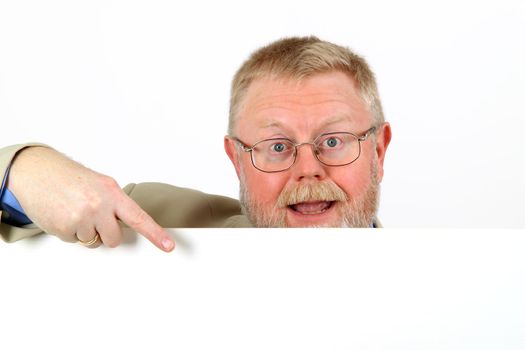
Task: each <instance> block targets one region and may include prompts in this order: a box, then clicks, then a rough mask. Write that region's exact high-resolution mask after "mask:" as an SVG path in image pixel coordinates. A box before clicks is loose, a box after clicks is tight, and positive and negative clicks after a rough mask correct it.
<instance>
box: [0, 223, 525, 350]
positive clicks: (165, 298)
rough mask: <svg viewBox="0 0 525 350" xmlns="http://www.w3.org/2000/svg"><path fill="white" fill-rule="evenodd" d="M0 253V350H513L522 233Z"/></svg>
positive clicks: (200, 234) (390, 232)
mask: <svg viewBox="0 0 525 350" xmlns="http://www.w3.org/2000/svg"><path fill="white" fill-rule="evenodd" d="M171 233H172V234H173V235H174V236H175V238H176V239H177V242H178V246H177V248H176V249H175V251H174V252H173V253H170V254H165V253H162V252H160V251H158V250H157V249H156V248H154V247H153V246H152V245H151V244H149V242H146V241H145V240H144V239H141V240H138V241H137V243H136V244H132V245H129V246H126V245H125V246H124V247H120V248H119V249H114V250H109V249H102V248H99V249H97V250H94V251H93V250H88V249H86V248H84V247H81V246H79V245H77V244H66V243H62V242H60V241H59V240H58V239H57V238H55V237H52V236H40V237H38V238H37V239H35V240H25V241H23V242H18V243H15V244H12V245H9V246H8V245H6V244H2V245H0V266H1V276H2V278H1V288H0V301H1V310H0V311H1V312H0V335H1V336H0V347H1V348H2V349H9V350H16V349H24V350H25V349H79V350H84V349H86V350H87V349H89V350H92V349H155V350H162V349H184V350H192V349H228V350H230V349H234V350H247V349H248V350H258V349H260V350H268V349H272V350H343V349H359V350H361V349H363V350H372V349H375V350H385V349H388V350H394V349H396V350H411V349H414V350H416V349H417V350H419V349H425V350H433V349H435V350H438V349H439V350H441V349H447V350H470V349H475V350H492V349H504V350H523V349H524V348H525V332H524V329H525V299H524V298H523V295H524V294H525V280H524V279H523V276H524V274H525V255H524V254H523V250H524V246H525V234H524V233H525V232H524V230H501V229H499V230H479V229H478V230H452V229H446V230H444V229H441V230H428V229H427V230H416V229H414V230H408V229H403V230H394V229H385V230H366V229H361V230H350V229H349V230H345V229H333V230H328V229H325V230H319V229H310V230H307V229H302V230H300V229H296V230H294V229H281V230H278V229H275V230H271V229H266V230H262V229H261V230H250V229H244V230H241V229H238V230H233V229H229V230H228V229H223V230H204V229H200V230H199V229H193V230H189V229H186V230H172V231H171Z"/></svg>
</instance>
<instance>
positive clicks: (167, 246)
mask: <svg viewBox="0 0 525 350" xmlns="http://www.w3.org/2000/svg"><path fill="white" fill-rule="evenodd" d="M174 246H175V243H173V241H172V240H170V239H168V238H164V239H163V240H162V247H163V248H164V249H165V250H167V251H170V250H172V249H173V247H174Z"/></svg>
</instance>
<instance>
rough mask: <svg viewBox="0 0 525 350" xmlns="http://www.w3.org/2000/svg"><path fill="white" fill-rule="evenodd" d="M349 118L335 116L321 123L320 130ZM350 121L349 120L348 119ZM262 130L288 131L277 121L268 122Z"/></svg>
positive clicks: (284, 125)
mask: <svg viewBox="0 0 525 350" xmlns="http://www.w3.org/2000/svg"><path fill="white" fill-rule="evenodd" d="M347 119H349V118H347V117H346V116H335V117H333V118H330V119H328V121H326V122H325V123H323V124H322V125H321V128H325V127H327V126H329V125H332V124H337V123H340V122H343V121H345V120H347ZM350 119H351V118H350ZM262 128H263V129H269V128H280V129H288V128H287V127H286V124H284V123H282V122H280V121H277V120H270V121H269V122H268V123H264V124H263V125H262Z"/></svg>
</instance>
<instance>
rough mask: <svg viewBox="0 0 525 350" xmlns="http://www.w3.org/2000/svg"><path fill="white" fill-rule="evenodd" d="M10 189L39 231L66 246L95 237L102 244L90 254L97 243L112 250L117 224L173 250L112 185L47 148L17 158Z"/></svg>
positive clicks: (118, 232) (159, 230)
mask: <svg viewBox="0 0 525 350" xmlns="http://www.w3.org/2000/svg"><path fill="white" fill-rule="evenodd" d="M27 169H31V170H30V171H28V170H27ZM33 169H38V171H33ZM8 188H9V189H10V190H11V191H12V192H13V194H14V195H15V196H16V198H17V199H18V201H19V202H20V204H21V205H22V207H23V208H24V211H25V212H26V214H27V215H28V216H29V218H31V220H32V221H33V222H34V223H36V224H37V226H38V227H40V228H41V229H43V230H44V231H45V232H48V233H51V234H54V235H56V236H58V237H59V238H60V239H62V240H64V241H67V242H78V241H79V240H81V241H84V242H88V241H90V240H91V239H93V237H95V235H96V233H99V234H100V238H101V240H102V242H100V240H99V241H97V243H96V244H93V245H91V246H90V248H95V247H97V246H99V245H100V244H101V243H103V244H104V245H106V246H108V247H116V246H118V245H119V244H120V243H121V241H122V230H121V228H120V226H119V222H118V221H119V220H120V221H122V222H123V223H125V224H127V225H128V226H129V227H131V228H132V229H134V230H135V231H137V232H139V233H140V234H142V235H143V236H144V237H146V238H147V239H149V240H150V241H151V242H152V243H153V244H154V245H155V246H157V247H158V248H159V249H162V250H163V251H166V252H169V251H171V250H173V248H174V247H175V243H174V242H173V240H172V239H171V237H170V236H169V235H168V234H167V233H166V232H165V231H164V230H163V229H162V228H161V227H160V226H159V225H158V224H157V223H156V222H155V221H154V220H153V219H152V218H151V217H150V216H149V215H148V214H147V213H146V212H145V211H144V210H142V209H141V208H140V207H139V206H138V204H137V203H135V202H134V201H133V200H132V199H130V198H129V197H128V196H127V195H126V194H125V193H124V192H123V191H122V189H121V188H120V186H119V185H118V184H117V182H116V181H115V180H113V179H112V178H111V177H109V176H106V175H102V174H100V173H97V172H95V171H93V170H91V169H88V168H86V167H84V166H82V165H81V164H79V163H77V162H74V161H72V160H71V159H69V158H67V157H66V156H64V155H62V154H61V153H59V152H57V151H55V150H53V149H51V148H45V147H29V148H26V149H24V150H22V151H21V152H19V153H18V155H17V156H16V159H15V161H14V162H13V165H12V167H11V173H10V178H9V183H8Z"/></svg>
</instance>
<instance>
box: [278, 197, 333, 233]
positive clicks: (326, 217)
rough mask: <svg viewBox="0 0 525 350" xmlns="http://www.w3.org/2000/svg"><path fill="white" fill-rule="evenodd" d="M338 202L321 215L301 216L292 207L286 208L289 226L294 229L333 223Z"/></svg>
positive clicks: (331, 204)
mask: <svg viewBox="0 0 525 350" xmlns="http://www.w3.org/2000/svg"><path fill="white" fill-rule="evenodd" d="M336 206H337V202H336V201H333V202H331V203H330V206H329V207H328V208H326V209H324V210H323V211H322V212H320V213H315V214H301V213H300V212H298V211H295V210H293V209H292V208H291V207H290V206H288V207H286V212H287V217H288V224H289V225H290V226H292V227H304V226H316V225H323V224H327V223H329V222H332V221H333V220H332V219H333V217H334V215H336Z"/></svg>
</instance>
